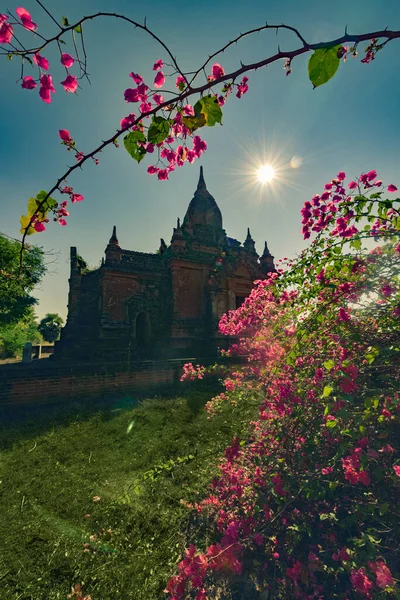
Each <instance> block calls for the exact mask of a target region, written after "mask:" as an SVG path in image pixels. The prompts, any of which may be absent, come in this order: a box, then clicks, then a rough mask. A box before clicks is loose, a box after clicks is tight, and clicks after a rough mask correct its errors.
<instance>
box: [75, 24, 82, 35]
mask: <svg viewBox="0 0 400 600" xmlns="http://www.w3.org/2000/svg"><path fill="white" fill-rule="evenodd" d="M74 31H76V33H82V26H81V25H77V26H76V27H75V28H74Z"/></svg>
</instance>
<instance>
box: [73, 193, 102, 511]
mask: <svg viewBox="0 0 400 600" xmlns="http://www.w3.org/2000/svg"><path fill="white" fill-rule="evenodd" d="M82 200H83V196H82V194H71V202H72V203H73V204H74V203H75V202H82ZM95 497H96V498H98V496H95ZM93 500H94V502H97V500H95V499H94V498H93ZM99 500H100V498H99Z"/></svg>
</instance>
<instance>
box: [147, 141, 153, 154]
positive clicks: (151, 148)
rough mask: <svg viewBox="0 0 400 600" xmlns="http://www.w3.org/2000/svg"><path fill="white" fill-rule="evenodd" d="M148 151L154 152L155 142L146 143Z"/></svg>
mask: <svg viewBox="0 0 400 600" xmlns="http://www.w3.org/2000/svg"><path fill="white" fill-rule="evenodd" d="M146 152H147V153H148V154H153V152H154V145H153V144H150V143H149V144H146Z"/></svg>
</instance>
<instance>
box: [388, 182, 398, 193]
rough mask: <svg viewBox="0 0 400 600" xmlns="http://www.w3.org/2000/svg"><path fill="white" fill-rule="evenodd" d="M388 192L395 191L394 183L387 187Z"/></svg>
mask: <svg viewBox="0 0 400 600" xmlns="http://www.w3.org/2000/svg"><path fill="white" fill-rule="evenodd" d="M387 190H388V192H397V187H396V186H395V185H393V183H390V184H389V185H388V187H387Z"/></svg>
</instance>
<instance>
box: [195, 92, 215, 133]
mask: <svg viewBox="0 0 400 600" xmlns="http://www.w3.org/2000/svg"><path fill="white" fill-rule="evenodd" d="M193 108H194V114H195V116H196V117H198V118H200V117H201V115H203V116H204V119H205V121H206V125H207V126H208V127H214V125H215V124H216V123H221V124H222V110H221V107H220V106H219V104H218V102H217V99H216V98H215V96H204V98H200V99H199V100H198V101H197V102H196V104H195V105H194V107H193Z"/></svg>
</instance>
